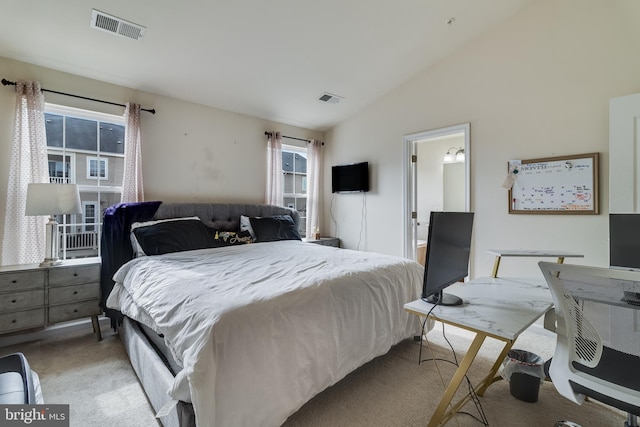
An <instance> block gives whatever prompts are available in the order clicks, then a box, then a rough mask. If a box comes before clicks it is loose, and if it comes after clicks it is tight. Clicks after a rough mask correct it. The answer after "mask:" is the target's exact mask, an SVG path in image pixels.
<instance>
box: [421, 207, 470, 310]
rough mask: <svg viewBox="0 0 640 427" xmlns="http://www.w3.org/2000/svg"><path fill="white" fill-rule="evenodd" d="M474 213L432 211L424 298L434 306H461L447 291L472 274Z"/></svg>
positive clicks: (423, 284) (457, 299)
mask: <svg viewBox="0 0 640 427" xmlns="http://www.w3.org/2000/svg"><path fill="white" fill-rule="evenodd" d="M472 229H473V212H431V216H430V219H429V235H428V237H427V255H426V260H425V263H424V278H423V282H422V298H423V299H424V300H426V301H427V302H430V303H432V304H440V305H460V304H462V300H461V299H460V298H458V297H457V296H455V295H450V294H445V293H444V292H442V291H443V289H445V288H446V287H448V286H450V285H452V284H454V283H455V282H459V281H461V280H463V279H464V278H465V277H467V275H468V274H469V253H470V252H471V231H472Z"/></svg>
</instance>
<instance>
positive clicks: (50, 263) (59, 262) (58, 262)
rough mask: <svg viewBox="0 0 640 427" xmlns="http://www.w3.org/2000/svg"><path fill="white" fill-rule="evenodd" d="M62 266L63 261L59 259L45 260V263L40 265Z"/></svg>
mask: <svg viewBox="0 0 640 427" xmlns="http://www.w3.org/2000/svg"><path fill="white" fill-rule="evenodd" d="M60 264H62V260H61V259H59V258H45V259H44V261H42V262H41V263H40V267H53V266H54V265H60Z"/></svg>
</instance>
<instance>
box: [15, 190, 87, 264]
mask: <svg viewBox="0 0 640 427" xmlns="http://www.w3.org/2000/svg"><path fill="white" fill-rule="evenodd" d="M76 213H82V206H81V205H80V193H79V192H78V186H77V185H76V184H29V186H28V187H27V208H26V210H25V214H26V215H27V216H40V215H47V216H49V222H47V224H46V235H45V244H46V247H45V253H44V261H42V262H41V263H40V267H49V266H52V265H57V264H61V263H62V261H61V260H59V259H58V241H59V240H58V223H57V222H56V219H55V217H54V215H65V214H76Z"/></svg>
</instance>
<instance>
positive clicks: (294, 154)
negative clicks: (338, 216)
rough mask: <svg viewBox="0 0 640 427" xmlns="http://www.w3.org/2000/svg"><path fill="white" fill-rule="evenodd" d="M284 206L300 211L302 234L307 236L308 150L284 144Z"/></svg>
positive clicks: (300, 229)
mask: <svg viewBox="0 0 640 427" xmlns="http://www.w3.org/2000/svg"><path fill="white" fill-rule="evenodd" d="M282 173H283V175H284V178H283V187H284V190H283V203H282V205H283V206H286V207H289V208H293V209H296V210H297V211H298V212H299V213H300V228H299V231H300V235H301V236H302V237H305V236H306V219H307V150H306V148H302V147H296V146H293V145H285V144H282Z"/></svg>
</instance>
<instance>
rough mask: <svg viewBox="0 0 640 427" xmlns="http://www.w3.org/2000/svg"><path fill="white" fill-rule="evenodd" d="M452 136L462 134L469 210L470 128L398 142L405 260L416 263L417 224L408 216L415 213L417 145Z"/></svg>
mask: <svg viewBox="0 0 640 427" xmlns="http://www.w3.org/2000/svg"><path fill="white" fill-rule="evenodd" d="M456 133H462V134H464V153H465V162H464V168H465V210H466V211H467V212H468V211H470V210H471V124H470V123H462V124H459V125H453V126H447V127H444V128H439V129H433V130H428V131H422V132H417V133H413V134H410V135H405V136H404V137H403V139H402V143H403V156H404V160H403V162H402V172H403V176H404V179H403V192H402V193H403V195H402V204H403V217H402V218H403V221H402V222H403V230H404V232H403V247H404V248H403V254H404V257H405V258H409V259H413V260H415V259H416V245H417V234H418V220H417V218H412V212H417V211H416V209H417V208H416V205H417V200H418V198H417V196H418V173H417V169H416V162H414V161H412V159H413V156H415V155H416V153H417V143H418V142H419V141H423V140H425V139H430V138H437V137H442V136H447V135H452V134H456Z"/></svg>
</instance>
